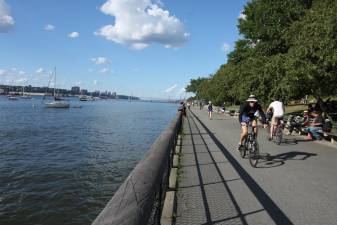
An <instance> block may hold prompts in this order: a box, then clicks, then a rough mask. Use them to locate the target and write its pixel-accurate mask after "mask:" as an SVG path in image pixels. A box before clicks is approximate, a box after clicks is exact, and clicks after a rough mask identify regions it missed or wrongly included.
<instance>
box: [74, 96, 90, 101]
mask: <svg viewBox="0 0 337 225" xmlns="http://www.w3.org/2000/svg"><path fill="white" fill-rule="evenodd" d="M78 98H79V99H80V101H93V100H94V99H93V97H92V96H88V95H80V96H79V97H78Z"/></svg>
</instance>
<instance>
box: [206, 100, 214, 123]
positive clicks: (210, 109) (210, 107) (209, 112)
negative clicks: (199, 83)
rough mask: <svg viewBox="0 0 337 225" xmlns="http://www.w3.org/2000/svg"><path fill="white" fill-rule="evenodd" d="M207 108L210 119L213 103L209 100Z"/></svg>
mask: <svg viewBox="0 0 337 225" xmlns="http://www.w3.org/2000/svg"><path fill="white" fill-rule="evenodd" d="M207 109H208V117H209V119H210V120H211V119H212V112H213V105H212V102H211V101H209V102H208V107H207Z"/></svg>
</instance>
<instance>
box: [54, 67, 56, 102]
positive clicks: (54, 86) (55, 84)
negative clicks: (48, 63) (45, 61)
mask: <svg viewBox="0 0 337 225" xmlns="http://www.w3.org/2000/svg"><path fill="white" fill-rule="evenodd" d="M55 88H56V67H54V98H55V96H56V95H55Z"/></svg>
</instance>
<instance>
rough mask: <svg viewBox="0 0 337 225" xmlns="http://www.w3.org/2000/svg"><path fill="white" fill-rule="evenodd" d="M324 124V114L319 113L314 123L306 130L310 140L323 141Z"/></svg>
mask: <svg viewBox="0 0 337 225" xmlns="http://www.w3.org/2000/svg"><path fill="white" fill-rule="evenodd" d="M323 124H324V119H323V116H322V113H317V116H316V117H315V119H314V121H313V122H312V123H310V126H309V127H308V128H307V129H306V130H307V132H308V140H313V139H316V140H321V139H322V133H323V129H322V128H323Z"/></svg>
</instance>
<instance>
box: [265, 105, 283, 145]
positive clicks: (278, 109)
mask: <svg viewBox="0 0 337 225" xmlns="http://www.w3.org/2000/svg"><path fill="white" fill-rule="evenodd" d="M284 111H285V110H284V105H283V103H282V102H280V101H278V100H274V101H273V102H272V103H270V105H269V107H268V109H267V113H268V112H273V117H272V119H271V126H270V137H269V138H270V140H271V139H272V137H273V133H274V129H275V126H277V125H278V123H279V121H280V120H282V119H283V115H284Z"/></svg>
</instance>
